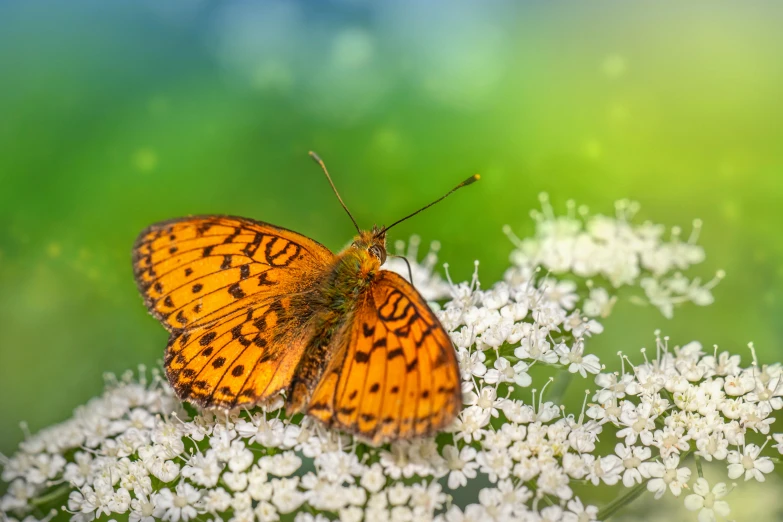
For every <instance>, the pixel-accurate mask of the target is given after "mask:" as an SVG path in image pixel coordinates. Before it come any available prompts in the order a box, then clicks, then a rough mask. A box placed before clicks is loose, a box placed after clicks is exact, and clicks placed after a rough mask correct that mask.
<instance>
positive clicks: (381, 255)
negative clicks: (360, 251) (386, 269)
mask: <svg viewBox="0 0 783 522" xmlns="http://www.w3.org/2000/svg"><path fill="white" fill-rule="evenodd" d="M369 251H370V254H372V255H373V256H374V257H376V258H378V260H379V261H380V262H381V264H383V263H385V262H386V250H384V249H383V248H381V247H379V246H378V245H373V246H371V247H370V248H369Z"/></svg>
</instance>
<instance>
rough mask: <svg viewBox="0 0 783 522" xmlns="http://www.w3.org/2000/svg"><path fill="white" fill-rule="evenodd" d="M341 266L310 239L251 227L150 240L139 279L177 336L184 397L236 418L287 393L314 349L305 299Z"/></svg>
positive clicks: (236, 223) (229, 223) (167, 226)
mask: <svg viewBox="0 0 783 522" xmlns="http://www.w3.org/2000/svg"><path fill="white" fill-rule="evenodd" d="M333 260H334V254H332V253H331V252H330V251H329V250H328V249H327V248H326V247H324V246H322V245H321V244H319V243H317V242H315V241H313V240H311V239H308V238H307V237H305V236H302V235H300V234H297V233H295V232H292V231H290V230H286V229H283V228H280V227H276V226H274V225H269V224H266V223H261V222H257V221H253V220H250V219H245V218H237V217H228V216H199V217H190V218H182V219H176V220H172V221H166V222H162V223H158V224H155V225H152V226H151V227H149V228H147V229H146V230H144V231H143V232H142V233H141V234H140V236H139V238H138V239H137V241H136V244H135V245H134V249H133V268H134V274H135V277H136V282H137V284H138V287H139V291H140V292H141V294H142V296H143V297H144V302H145V304H146V306H147V308H148V309H149V311H150V312H151V313H152V315H153V316H155V317H156V318H157V319H158V320H159V321H160V322H161V323H162V324H163V326H165V327H166V328H167V329H168V330H169V331H170V332H171V337H170V339H169V343H168V347H167V349H166V356H165V369H166V375H167V376H168V379H169V381H170V382H171V384H172V386H173V387H174V389H175V390H176V391H177V393H178V395H179V396H180V397H181V398H183V399H187V400H190V401H191V402H194V403H196V404H199V405H201V406H204V407H213V406H214V407H222V408H232V407H235V406H239V405H243V404H252V403H255V402H258V401H261V400H263V399H265V398H267V397H269V396H271V395H273V394H275V393H277V392H279V391H280V390H281V389H283V388H285V386H286V385H287V384H288V383H289V381H290V378H291V375H293V372H294V370H295V368H296V364H297V363H298V362H299V359H300V357H301V354H302V351H303V350H304V347H305V345H306V343H307V341H308V335H309V327H308V322H307V321H308V318H309V310H308V309H307V306H306V303H307V300H306V299H302V298H301V296H302V295H304V294H306V293H307V292H309V291H312V290H313V289H314V285H315V284H316V282H317V281H318V280H319V278H320V277H321V276H322V274H323V273H324V270H326V269H327V268H328V267H329V266H330V264H331V263H333Z"/></svg>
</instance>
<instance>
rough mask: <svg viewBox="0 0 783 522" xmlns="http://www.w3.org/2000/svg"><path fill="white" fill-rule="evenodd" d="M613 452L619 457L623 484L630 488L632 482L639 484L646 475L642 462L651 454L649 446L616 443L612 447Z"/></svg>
mask: <svg viewBox="0 0 783 522" xmlns="http://www.w3.org/2000/svg"><path fill="white" fill-rule="evenodd" d="M614 452H615V453H616V454H617V456H618V457H619V458H620V463H619V464H620V465H621V466H622V468H623V469H624V471H622V474H623V485H624V486H625V487H627V488H630V487H632V486H633V485H634V483H637V482H638V483H639V484H641V483H642V477H647V470H646V467H645V466H644V465H643V463H644V461H645V460H647V459H649V458H650V456H651V455H652V453H651V452H650V448H644V447H639V446H625V445H624V444H617V445H616V446H615V447H614Z"/></svg>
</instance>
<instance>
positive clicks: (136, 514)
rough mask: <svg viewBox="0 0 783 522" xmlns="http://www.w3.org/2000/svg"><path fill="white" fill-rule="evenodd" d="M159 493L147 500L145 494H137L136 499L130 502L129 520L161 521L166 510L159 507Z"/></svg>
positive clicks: (135, 521)
mask: <svg viewBox="0 0 783 522" xmlns="http://www.w3.org/2000/svg"><path fill="white" fill-rule="evenodd" d="M158 496H159V494H158V493H154V494H153V495H152V497H150V498H147V496H146V495H144V494H139V493H137V494H136V498H134V499H133V500H131V502H130V513H129V514H128V520H129V521H130V522H154V521H155V520H156V519H160V518H161V517H162V516H163V515H164V513H165V512H166V508H165V507H163V506H161V505H158V503H157V500H158Z"/></svg>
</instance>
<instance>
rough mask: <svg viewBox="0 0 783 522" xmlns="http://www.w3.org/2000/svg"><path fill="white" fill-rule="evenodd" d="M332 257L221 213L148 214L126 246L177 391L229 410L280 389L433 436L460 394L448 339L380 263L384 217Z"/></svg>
mask: <svg viewBox="0 0 783 522" xmlns="http://www.w3.org/2000/svg"><path fill="white" fill-rule="evenodd" d="M310 154H311V156H312V157H313V158H314V159H315V160H316V161H317V162H318V163H319V164H320V165H321V167H322V168H323V171H324V174H326V177H327V179H328V180H329V183H330V184H331V186H332V188H333V189H334V192H335V194H336V195H337V198H338V200H339V201H340V204H341V205H342V206H343V208H345V210H346V212H348V215H349V216H350V217H351V220H352V221H353V223H354V226H356V229H357V231H358V232H359V234H358V235H357V236H356V237H355V238H354V240H353V243H352V244H351V245H350V246H349V247H347V248H346V249H345V250H343V251H342V252H340V253H339V254H337V255H335V254H333V253H332V252H331V251H329V249H327V248H326V247H324V246H323V245H321V244H319V243H317V242H316V241H313V240H312V239H309V238H307V237H305V236H303V235H300V234H297V233H296V232H292V231H290V230H286V229H284V228H280V227H277V226H274V225H270V224H268V223H262V222H259V221H254V220H251V219H246V218H240V217H230V216H196V217H188V218H180V219H174V220H171V221H164V222H161V223H156V224H154V225H152V226H150V227H149V228H147V229H146V230H144V231H143V232H142V233H141V234H140V235H139V237H138V239H137V240H136V243H135V245H134V247H133V268H134V274H135V277H136V283H137V284H138V287H139V290H140V292H141V294H142V296H143V297H144V303H145V304H146V306H147V308H148V309H149V311H150V312H151V313H152V315H153V316H155V318H157V319H158V320H159V321H160V322H161V323H162V324H163V326H164V327H166V329H167V330H168V331H169V332H170V333H171V337H170V338H169V342H168V346H167V347H166V356H165V370H166V375H167V377H168V379H169V382H170V383H171V385H172V386H173V387H174V390H175V391H176V393H177V395H178V396H179V397H180V398H181V399H183V400H188V401H190V402H193V403H195V404H198V405H199V406H202V407H218V408H226V409H231V408H234V407H237V406H247V405H253V404H256V403H259V402H261V401H264V400H266V399H269V398H270V397H273V396H275V395H277V394H278V393H280V392H281V391H285V396H286V411H287V413H289V414H294V413H299V412H306V413H307V414H309V415H312V416H313V417H315V418H317V419H319V420H320V421H322V422H324V423H325V424H326V425H328V426H334V427H337V428H339V429H342V430H344V431H347V432H350V433H354V434H356V435H358V436H361V437H363V438H366V439H370V440H371V441H372V442H373V443H376V444H377V443H380V442H384V441H391V440H396V439H401V438H409V437H414V436H425V435H432V434H434V433H435V432H437V431H438V430H440V429H442V428H443V427H445V426H447V425H448V424H450V423H451V422H452V421H453V420H454V418H455V416H456V415H457V413H458V412H459V409H460V406H461V404H462V400H461V397H462V396H461V391H460V375H459V366H458V364H457V359H456V355H455V351H454V348H453V345H452V343H451V340H450V338H449V336H448V334H447V333H446V331H445V330H444V329H443V327H442V326H441V324H440V322H439V321H438V319H437V318H436V317H435V315H434V314H433V313H432V311H431V310H430V308H429V307H428V306H427V303H426V302H425V301H424V299H423V298H422V297H421V295H419V293H418V292H417V291H416V290H415V289H414V288H413V286H411V284H409V283H408V282H407V281H405V279H403V278H402V277H400V276H399V275H397V274H396V273H394V272H389V271H387V270H381V265H383V263H384V261H385V260H386V231H387V230H389V228H391V227H392V226H394V225H396V224H397V223H399V222H401V221H403V220H404V219H407V218H408V217H411V216H413V215H415V214H416V213H418V212H420V211H421V210H424V209H426V208H428V207H430V206H431V205H434V204H435V203H437V202H438V201H440V200H442V199H443V198H445V197H446V196H448V195H449V194H451V193H452V192H454V191H455V190H457V189H458V188H460V187H463V186H465V185H468V184H470V183H472V182H474V181H476V180H477V179H478V175H476V176H472V177H471V178H469V179H467V180H465V181H464V182H462V183H460V184H459V185H458V186H457V187H455V188H454V189H452V190H451V191H450V192H448V193H447V194H446V195H444V196H443V197H441V198H440V199H438V200H436V201H435V202H433V203H430V205H427V206H426V207H424V208H422V209H420V210H419V211H417V212H414V213H413V214H411V215H409V216H407V217H406V218H403V219H401V220H399V221H397V222H395V223H393V224H392V225H390V226H388V227H382V228H378V227H373V229H372V230H370V231H362V230H360V229H359V227H358V226H357V225H356V221H355V220H354V218H353V216H351V213H350V212H349V211H348V208H347V207H346V206H345V204H344V203H343V201H342V198H340V195H339V194H338V193H337V189H336V188H335V186H334V183H332V180H331V177H330V176H329V173H328V171H327V170H326V166H325V165H324V164H323V161H321V159H320V158H319V157H318V156H316V155H315V154H314V153H310Z"/></svg>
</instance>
